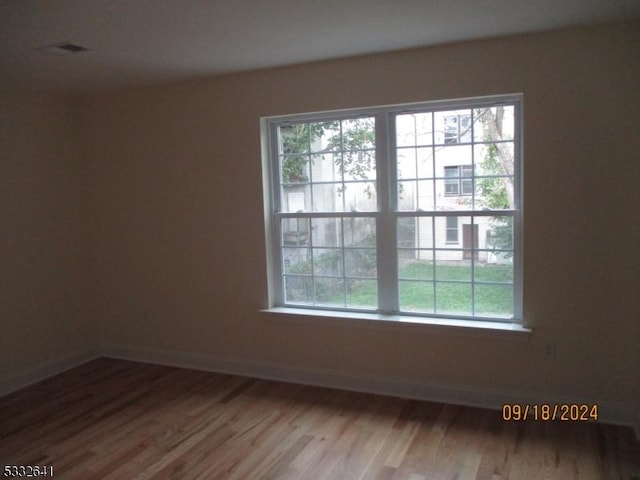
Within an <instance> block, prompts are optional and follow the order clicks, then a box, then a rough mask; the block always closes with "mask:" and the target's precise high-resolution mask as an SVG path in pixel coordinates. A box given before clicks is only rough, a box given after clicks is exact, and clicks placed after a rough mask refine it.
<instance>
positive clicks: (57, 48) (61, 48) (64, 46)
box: [36, 42, 89, 55]
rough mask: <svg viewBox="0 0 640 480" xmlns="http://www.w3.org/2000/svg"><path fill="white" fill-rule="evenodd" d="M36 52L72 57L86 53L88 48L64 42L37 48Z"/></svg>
mask: <svg viewBox="0 0 640 480" xmlns="http://www.w3.org/2000/svg"><path fill="white" fill-rule="evenodd" d="M36 50H38V51H39V52H44V53H51V54H53V55H71V54H74V53H80V52H86V51H87V50H89V49H88V48H85V47H81V46H80V45H75V44H73V43H69V42H64V43H56V44H55V45H45V46H43V47H37V48H36Z"/></svg>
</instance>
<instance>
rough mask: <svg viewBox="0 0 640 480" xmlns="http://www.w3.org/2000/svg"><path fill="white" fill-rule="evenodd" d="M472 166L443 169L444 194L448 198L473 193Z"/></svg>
mask: <svg viewBox="0 0 640 480" xmlns="http://www.w3.org/2000/svg"><path fill="white" fill-rule="evenodd" d="M472 177H473V166H472V165H460V166H454V167H444V194H445V195H448V196H458V195H471V194H472V193H473V178H472Z"/></svg>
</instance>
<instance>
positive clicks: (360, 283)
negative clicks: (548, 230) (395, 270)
mask: <svg viewBox="0 0 640 480" xmlns="http://www.w3.org/2000/svg"><path fill="white" fill-rule="evenodd" d="M399 277H400V280H399V288H400V292H399V293H400V309H401V310H402V311H405V312H416V313H446V314H459V315H471V314H472V313H473V306H472V300H471V298H472V285H471V279H472V278H471V277H472V271H471V266H465V265H436V267H435V269H434V266H433V264H431V263H427V262H411V263H408V264H407V265H405V266H403V267H402V268H401V269H400V275H399ZM473 277H474V280H475V281H476V282H501V283H504V285H484V284H479V283H476V285H475V291H474V292H473V297H474V300H475V314H476V315H487V316H492V315H495V316H510V315H512V314H513V286H512V282H513V268H512V267H511V266H510V265H479V264H476V265H475V267H474V270H473ZM318 280H320V279H317V281H318ZM322 280H323V281H324V282H325V283H324V284H323V285H322V291H323V292H325V293H324V294H323V295H318V296H319V298H318V304H323V305H325V304H326V305H342V306H344V296H343V295H344V294H343V289H342V280H341V279H340V280H337V282H338V283H335V282H334V281H333V280H327V279H322ZM434 280H435V281H434ZM349 281H350V282H351V283H350V285H348V288H347V298H346V306H347V307H354V308H361V307H372V308H376V306H377V303H378V291H377V283H376V281H375V280H349ZM331 282H334V283H333V287H334V288H331V285H332V284H331ZM456 282H460V283H456ZM318 285H319V283H316V291H318ZM332 290H333V291H332ZM333 292H335V293H333ZM288 297H289V295H288ZM289 298H290V297H289Z"/></svg>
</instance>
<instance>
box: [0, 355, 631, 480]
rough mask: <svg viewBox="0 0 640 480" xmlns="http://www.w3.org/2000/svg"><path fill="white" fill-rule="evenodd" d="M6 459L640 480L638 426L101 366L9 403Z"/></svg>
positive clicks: (162, 467) (198, 470)
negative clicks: (509, 417)
mask: <svg viewBox="0 0 640 480" xmlns="http://www.w3.org/2000/svg"><path fill="white" fill-rule="evenodd" d="M0 460H1V461H2V464H1V465H2V466H3V467H4V465H53V467H54V478H58V479H63V478H64V479H67V478H68V479H82V480H88V479H172V478H184V479H192V478H202V479H225V480H227V479H228V480H236V479H237V480H248V479H312V480H324V479H336V480H347V479H363V480H365V479H366V480H374V479H376V480H383V479H384V480H398V479H402V480H425V479H452V480H453V479H456V480H464V479H487V480H506V479H510V480H516V479H522V480H536V479H545V480H553V479H557V480H570V479H594V480H603V479H604V480H608V479H638V478H640V447H639V445H638V443H637V442H635V440H634V437H633V433H632V431H631V430H630V429H628V428H622V427H614V426H610V425H604V424H599V423H593V422H592V423H577V422H576V423H570V422H562V423H560V422H534V421H527V422H504V421H502V419H501V414H500V412H495V411H491V410H483V409H476V408H468V407H459V406H453V405H445V404H440V403H432V402H420V401H414V400H404V399H399V398H391V397H383V396H375V395H369V394H361V393H353V392H345V391H338V390H331V389H324V388H317V387H308V386H301V385H293V384H286V383H279V382H272V381H264V380H255V379H249V378H245V377H238V376H232V375H223V374H216V373H207V372H201V371H193V370H184V369H178V368H171V367H162V366H156V365H147V364H141V363H134V362H126V361H120V360H112V359H99V360H95V361H92V362H90V363H87V364H85V365H83V366H81V367H78V368H75V369H73V370H70V371H68V372H66V373H64V374H61V375H58V376H56V377H54V378H51V379H49V380H46V381H44V382H41V383H39V384H36V385H33V386H31V387H28V388H26V389H23V390H21V391H18V392H15V393H13V394H11V395H8V396H5V397H3V398H0Z"/></svg>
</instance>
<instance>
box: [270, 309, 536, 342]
mask: <svg viewBox="0 0 640 480" xmlns="http://www.w3.org/2000/svg"><path fill="white" fill-rule="evenodd" d="M260 312H261V313H263V314H264V315H265V319H266V320H267V321H276V322H289V323H297V324H299V323H304V324H318V325H320V324H322V325H329V326H332V327H333V326H339V327H354V326H358V327H360V326H362V327H367V328H381V329H385V330H389V329H390V330H395V331H404V332H418V331H419V332H421V333H428V334H436V335H446V336H462V337H476V338H490V339H498V340H502V339H504V340H516V341H524V342H528V341H529V338H530V336H531V333H532V330H531V329H530V328H527V327H523V326H522V325H520V324H518V323H511V322H490V321H482V320H459V319H454V318H425V317H412V316H403V315H383V314H378V313H364V312H342V311H336V310H312V309H305V308H291V307H273V308H268V309H264V310H260Z"/></svg>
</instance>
